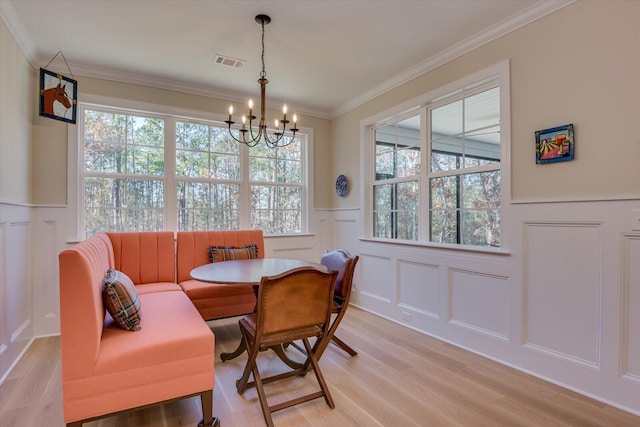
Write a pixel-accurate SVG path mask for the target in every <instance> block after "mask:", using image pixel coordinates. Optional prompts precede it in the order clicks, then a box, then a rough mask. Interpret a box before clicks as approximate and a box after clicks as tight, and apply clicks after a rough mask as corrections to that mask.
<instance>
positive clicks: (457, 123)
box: [431, 100, 463, 142]
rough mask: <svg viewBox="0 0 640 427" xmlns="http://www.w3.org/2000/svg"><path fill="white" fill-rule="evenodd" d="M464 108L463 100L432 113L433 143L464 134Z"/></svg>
mask: <svg viewBox="0 0 640 427" xmlns="http://www.w3.org/2000/svg"><path fill="white" fill-rule="evenodd" d="M462 107H463V105H462V100H460V101H455V102H452V103H450V104H446V105H443V106H442V107H438V108H434V109H433V110H432V111H431V141H434V142H435V141H437V140H439V139H442V138H444V137H447V136H451V135H459V134H461V133H462V132H463V128H462Z"/></svg>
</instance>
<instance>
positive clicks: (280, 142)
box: [225, 15, 298, 148]
mask: <svg viewBox="0 0 640 427" xmlns="http://www.w3.org/2000/svg"><path fill="white" fill-rule="evenodd" d="M256 22H257V23H258V24H260V25H261V26H262V71H261V72H260V78H259V79H258V83H259V84H260V121H259V122H258V130H257V133H256V132H254V127H253V121H254V120H255V119H256V116H254V115H253V100H251V99H250V100H249V124H248V126H247V116H245V115H243V116H242V128H241V129H238V131H239V132H240V133H241V135H242V137H241V138H236V136H235V135H234V134H233V132H232V130H231V125H233V124H234V123H235V122H234V121H233V105H231V106H229V120H225V123H227V124H228V125H229V134H230V135H231V137H232V138H233V139H234V140H236V141H238V142H240V143H242V144H246V145H248V146H249V147H255V146H256V145H258V144H259V143H260V141H264V143H265V144H266V145H267V146H268V147H270V148H276V147H284V146H286V145H289V144H291V142H293V140H294V138H295V136H296V132H297V131H298V129H296V122H297V120H298V118H297V116H296V115H295V114H294V115H293V127H292V128H291V129H289V132H291V135H290V138H285V132H286V130H287V124H289V123H290V121H289V120H287V106H286V104H285V105H284V106H283V107H282V114H283V116H282V120H278V119H275V130H274V131H273V134H272V135H271V136H270V135H269V134H268V133H267V121H266V119H265V107H266V86H267V83H269V80H267V72H266V71H265V68H264V26H265V25H266V24H268V23H269V22H271V18H270V17H268V16H267V15H257V16H256ZM280 124H282V130H280ZM247 133H249V138H247Z"/></svg>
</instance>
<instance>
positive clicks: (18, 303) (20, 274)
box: [3, 222, 32, 342]
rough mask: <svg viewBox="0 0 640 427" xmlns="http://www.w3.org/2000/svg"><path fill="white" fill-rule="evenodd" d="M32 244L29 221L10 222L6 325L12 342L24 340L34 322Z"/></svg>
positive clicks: (6, 266)
mask: <svg viewBox="0 0 640 427" xmlns="http://www.w3.org/2000/svg"><path fill="white" fill-rule="evenodd" d="M29 242H30V233H29V222H10V223H9V226H8V228H7V242H6V244H7V262H6V264H5V268H6V275H7V276H6V280H7V283H6V288H7V300H6V305H5V307H3V308H4V310H3V311H5V310H6V313H7V319H6V322H7V329H8V331H9V333H10V334H11V342H15V341H17V340H20V339H24V338H23V336H22V334H23V333H24V331H25V329H26V326H27V325H28V324H29V322H30V321H31V302H32V301H31V274H30V267H31V265H30V262H29V260H30V252H29V251H30V249H31V248H30V245H29ZM30 338H31V337H29V338H28V339H30Z"/></svg>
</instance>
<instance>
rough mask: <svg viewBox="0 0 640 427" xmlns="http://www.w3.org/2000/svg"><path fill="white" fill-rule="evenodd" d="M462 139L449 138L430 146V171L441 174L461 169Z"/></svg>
mask: <svg viewBox="0 0 640 427" xmlns="http://www.w3.org/2000/svg"><path fill="white" fill-rule="evenodd" d="M463 150H464V139H463V138H461V137H451V138H445V139H441V140H440V141H438V142H433V143H432V144H431V171H432V172H443V171H450V170H455V169H460V168H461V167H462V154H463Z"/></svg>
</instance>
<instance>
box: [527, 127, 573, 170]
mask: <svg viewBox="0 0 640 427" xmlns="http://www.w3.org/2000/svg"><path fill="white" fill-rule="evenodd" d="M574 152H575V135H574V131H573V124H568V125H564V126H558V127H555V128H550V129H544V130H539V131H536V163H537V164H541V163H555V162H564V161H567V160H573V155H574Z"/></svg>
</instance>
